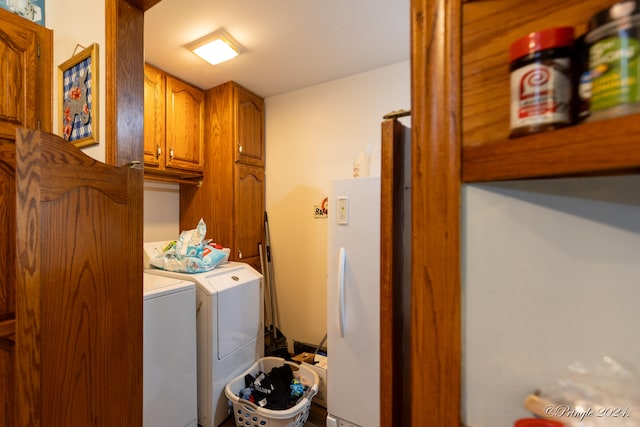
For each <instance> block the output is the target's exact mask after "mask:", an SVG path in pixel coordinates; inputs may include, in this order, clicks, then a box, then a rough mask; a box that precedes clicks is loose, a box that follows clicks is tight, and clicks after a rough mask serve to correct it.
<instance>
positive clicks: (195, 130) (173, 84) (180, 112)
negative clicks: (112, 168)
mask: <svg viewBox="0 0 640 427" xmlns="http://www.w3.org/2000/svg"><path fill="white" fill-rule="evenodd" d="M144 75H145V79H144V162H145V175H146V176H147V178H150V179H161V180H169V181H176V182H182V181H185V180H198V179H199V178H200V177H201V176H202V172H203V165H204V92H203V91H202V90H200V89H198V88H196V87H194V86H192V85H190V84H188V83H185V82H183V81H182V80H179V79H177V78H175V77H173V76H171V75H168V74H166V73H164V72H163V71H161V70H159V69H157V68H155V67H153V66H150V65H148V64H145V70H144Z"/></svg>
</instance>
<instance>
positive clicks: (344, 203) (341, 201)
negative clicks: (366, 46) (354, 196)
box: [336, 196, 349, 225]
mask: <svg viewBox="0 0 640 427" xmlns="http://www.w3.org/2000/svg"><path fill="white" fill-rule="evenodd" d="M336 209H337V216H336V223H338V224H342V225H346V224H349V197H348V196H339V197H338V198H337V200H336Z"/></svg>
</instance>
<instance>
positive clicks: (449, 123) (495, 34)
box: [383, 0, 640, 427]
mask: <svg viewBox="0 0 640 427" xmlns="http://www.w3.org/2000/svg"><path fill="white" fill-rule="evenodd" d="M611 3H612V1H610V0H567V1H564V2H556V1H554V0H541V1H538V2H529V1H526V0H517V1H509V2H505V1H501V0H487V1H460V0H412V1H411V19H412V23H411V28H412V34H411V36H412V52H411V64H412V65H411V67H412V72H411V74H412V140H413V143H412V150H413V155H412V165H411V169H412V183H413V185H412V208H411V217H412V222H411V227H412V233H413V235H414V236H416V237H414V238H413V239H412V244H411V249H410V250H411V257H412V261H411V270H412V276H411V295H412V301H411V307H412V309H411V310H412V311H411V326H412V330H411V360H412V362H411V375H410V378H409V379H408V381H409V382H410V389H411V393H410V395H411V420H412V425H429V426H434V427H449V426H458V425H460V421H461V414H460V410H461V352H462V350H461V310H460V306H461V290H460V286H461V279H460V265H461V264H460V255H461V251H460V240H461V239H460V236H461V232H460V195H461V193H460V191H461V184H462V182H479V181H490V180H505V179H523V178H538V177H545V178H549V177H565V176H576V175H585V176H589V175H603V174H619V173H629V172H632V173H637V172H638V171H639V170H640V145H639V144H637V142H636V141H635V140H636V139H637V138H636V134H637V132H638V130H640V128H639V124H638V123H639V121H638V115H634V116H627V117H620V118H616V119H611V120H606V121H601V122H593V123H584V124H579V125H576V126H572V127H568V128H564V129H560V130H556V131H551V132H545V133H540V134H536V135H531V136H526V137H523V138H517V139H513V140H510V139H508V138H507V135H508V133H509V108H508V105H509V102H510V101H509V99H510V98H509V58H508V51H509V46H510V44H511V43H512V42H513V41H514V40H516V39H518V38H520V37H521V36H523V35H524V34H526V33H528V32H531V31H537V30H540V29H544V28H549V27H554V26H561V25H562V26H564V25H573V26H575V28H576V30H577V34H578V35H579V34H581V33H583V32H584V31H585V30H586V23H587V21H588V19H589V18H590V17H591V16H592V15H593V14H594V13H596V12H597V11H599V10H601V9H604V8H606V7H608V6H610V5H611ZM386 344H390V343H386ZM384 345H385V343H383V346H384ZM389 401H391V400H389Z"/></svg>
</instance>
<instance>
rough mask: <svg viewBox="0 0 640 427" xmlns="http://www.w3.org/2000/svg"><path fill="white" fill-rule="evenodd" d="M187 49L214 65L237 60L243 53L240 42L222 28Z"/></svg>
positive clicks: (190, 44) (189, 45)
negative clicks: (233, 59)
mask: <svg viewBox="0 0 640 427" xmlns="http://www.w3.org/2000/svg"><path fill="white" fill-rule="evenodd" d="M187 49H189V50H191V51H192V52H193V53H195V54H196V55H198V56H199V57H200V58H202V59H204V60H205V61H207V62H208V63H210V64H212V65H216V64H219V63H221V62H224V61H228V60H230V59H232V58H235V57H236V56H238V54H240V52H241V48H240V45H239V44H238V42H236V41H235V40H234V38H233V37H231V36H230V35H229V33H227V32H226V31H225V30H224V29H222V28H221V29H219V30H217V31H214V32H213V33H211V34H208V35H206V36H204V37H202V38H200V39H198V40H196V41H194V42H192V43H189V44H188V45H187Z"/></svg>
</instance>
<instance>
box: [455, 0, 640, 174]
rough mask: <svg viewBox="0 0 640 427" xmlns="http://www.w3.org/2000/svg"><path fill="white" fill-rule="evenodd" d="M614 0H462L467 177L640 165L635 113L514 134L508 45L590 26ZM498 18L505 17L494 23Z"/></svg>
mask: <svg viewBox="0 0 640 427" xmlns="http://www.w3.org/2000/svg"><path fill="white" fill-rule="evenodd" d="M613 3H614V1H613V0H569V1H563V2H557V1H554V0H541V1H539V2H527V1H516V2H504V1H478V2H465V3H463V5H462V8H463V13H462V25H461V27H460V31H461V36H462V38H461V42H462V45H461V47H462V64H461V66H462V79H461V80H462V94H463V96H462V110H461V117H462V138H463V139H462V162H463V163H462V177H463V180H464V181H466V182H477V181H489V180H503V179H519V178H535V177H554V176H574V175H593V174H599V175H602V174H617V173H625V172H629V171H633V170H638V169H639V167H640V145H639V144H638V143H637V140H636V139H637V138H636V137H635V135H637V134H638V132H639V131H640V121H638V116H637V115H632V116H626V117H619V118H615V119H610V120H605V121H593V122H587V123H581V124H578V125H575V126H570V127H566V128H563V129H558V130H554V131H548V132H541V133H538V134H534V135H529V136H525V137H520V138H515V139H509V138H508V135H509V127H510V126H509V110H510V99H511V98H510V93H509V91H510V85H509V48H510V46H511V44H512V43H513V42H514V41H516V40H517V39H519V38H521V37H523V36H525V35H526V34H528V33H530V32H534V31H540V30H543V29H546V28H552V27H560V26H572V27H574V28H575V33H576V37H577V36H579V35H582V34H584V33H586V31H587V23H588V21H589V19H590V18H591V17H592V16H593V15H594V14H595V13H597V12H598V11H600V10H603V9H605V8H607V7H609V6H611V5H612V4H613ZM497 23H500V25H496V24H497Z"/></svg>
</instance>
